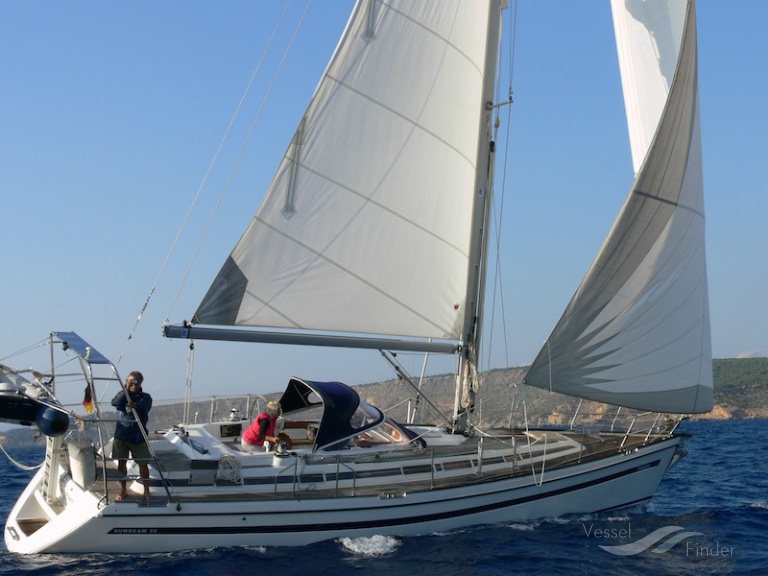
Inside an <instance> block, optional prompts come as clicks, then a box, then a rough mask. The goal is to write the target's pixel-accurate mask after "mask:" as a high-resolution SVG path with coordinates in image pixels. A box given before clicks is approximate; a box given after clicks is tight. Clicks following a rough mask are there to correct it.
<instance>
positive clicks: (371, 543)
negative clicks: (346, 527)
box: [339, 536, 400, 558]
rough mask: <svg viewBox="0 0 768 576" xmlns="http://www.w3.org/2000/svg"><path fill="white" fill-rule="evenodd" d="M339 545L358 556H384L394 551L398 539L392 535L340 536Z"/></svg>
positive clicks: (398, 543) (398, 542) (397, 544)
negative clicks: (368, 536) (367, 536)
mask: <svg viewBox="0 0 768 576" xmlns="http://www.w3.org/2000/svg"><path fill="white" fill-rule="evenodd" d="M339 542H340V543H341V545H342V546H343V547H344V548H345V549H346V550H348V551H349V552H352V553H353V554H357V555H358V556H366V557H369V558H371V557H376V556H386V555H387V554H391V553H392V552H394V551H395V550H396V549H397V548H398V547H399V546H400V541H399V540H398V539H397V538H393V537H392V536H371V537H370V538H341V539H339Z"/></svg>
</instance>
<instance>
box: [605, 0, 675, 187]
mask: <svg viewBox="0 0 768 576" xmlns="http://www.w3.org/2000/svg"><path fill="white" fill-rule="evenodd" d="M687 5H688V2H687V0H611V8H612V13H613V26H614V30H615V36H616V48H617V52H618V55H619V66H620V67H621V71H622V73H621V83H622V89H623V91H624V108H625V110H626V113H627V125H628V127H629V142H630V145H631V148H632V164H633V166H634V168H635V173H637V172H638V170H640V165H641V164H642V162H643V160H644V159H645V155H646V153H647V152H648V148H649V146H650V145H651V140H653V135H654V134H655V133H656V128H657V126H658V125H659V119H660V118H661V114H662V112H663V111H664V105H665V104H666V102H667V95H668V94H669V87H670V86H671V85H672V79H673V77H674V74H675V68H676V66H677V57H678V54H680V44H681V42H682V35H683V28H684V23H685V13H686V9H687Z"/></svg>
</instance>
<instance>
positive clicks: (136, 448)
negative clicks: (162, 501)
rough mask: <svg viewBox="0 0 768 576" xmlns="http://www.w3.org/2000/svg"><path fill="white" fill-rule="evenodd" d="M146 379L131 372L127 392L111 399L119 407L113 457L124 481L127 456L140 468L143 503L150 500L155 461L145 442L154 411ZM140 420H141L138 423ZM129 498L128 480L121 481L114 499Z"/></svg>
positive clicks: (126, 384) (121, 392)
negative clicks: (151, 413)
mask: <svg viewBox="0 0 768 576" xmlns="http://www.w3.org/2000/svg"><path fill="white" fill-rule="evenodd" d="M143 382H144V376H143V375H142V374H141V372H131V373H130V374H129V375H128V379H127V380H126V381H125V390H121V391H120V392H118V393H117V395H116V396H115V397H114V398H113V399H112V406H114V407H115V408H117V412H118V420H117V424H116V425H115V438H114V440H113V441H112V458H113V459H115V460H117V469H118V470H119V471H120V473H121V474H122V477H123V478H125V476H126V474H127V473H128V457H129V456H130V457H131V458H133V460H134V461H135V462H136V463H137V464H138V465H139V476H141V479H142V482H143V483H144V501H145V502H148V501H149V465H148V464H147V463H148V462H149V460H151V458H152V454H151V452H150V450H149V446H148V445H147V442H146V433H147V422H148V421H149V411H150V410H151V409H152V396H150V395H149V394H147V393H146V392H144V391H143V390H142V388H141V385H142V383H143ZM134 414H135V415H136V417H138V419H139V421H138V422H137V421H136V418H135V417H134ZM126 495H127V492H126V481H125V480H120V494H118V495H117V496H116V497H115V500H123V499H124V498H125V497H126Z"/></svg>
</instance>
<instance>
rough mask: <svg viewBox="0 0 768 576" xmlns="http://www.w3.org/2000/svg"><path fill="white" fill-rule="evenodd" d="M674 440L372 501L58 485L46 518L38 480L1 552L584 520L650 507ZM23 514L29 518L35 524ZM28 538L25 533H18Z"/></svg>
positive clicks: (305, 539) (256, 542)
mask: <svg viewBox="0 0 768 576" xmlns="http://www.w3.org/2000/svg"><path fill="white" fill-rule="evenodd" d="M679 444H680V438H679V437H677V436H675V437H672V438H669V439H667V440H662V441H658V442H656V443H653V444H650V445H648V446H644V447H640V448H637V449H633V450H631V451H629V450H628V451H626V453H624V452H623V453H618V454H615V455H612V456H609V457H606V458H602V459H600V460H595V461H591V462H585V463H581V464H574V465H570V466H564V467H561V468H557V469H553V470H547V469H546V467H545V471H544V474H543V476H541V475H539V474H538V473H537V474H536V475H535V476H532V475H531V474H530V473H529V474H526V475H521V476H515V477H511V478H506V479H502V480H495V481H486V482H481V483H478V484H473V485H464V486H456V487H451V488H440V489H431V490H425V491H413V492H408V491H403V492H401V493H399V494H395V493H394V492H392V491H390V492H389V493H387V494H386V495H380V496H376V495H373V496H352V497H315V496H313V495H312V494H311V493H305V495H304V496H299V497H295V498H288V497H280V498H267V497H264V495H262V497H261V498H258V499H251V500H245V499H239V498H237V497H236V496H234V495H233V494H232V493H230V494H229V495H224V494H222V495H220V496H219V497H216V496H215V495H210V496H208V497H205V498H202V497H201V498H192V497H191V494H190V496H189V497H186V498H183V497H182V498H180V499H179V501H178V502H175V501H170V502H169V501H167V500H162V501H160V500H156V501H153V502H152V503H151V504H150V505H139V504H138V503H137V502H112V503H110V504H108V505H107V506H105V507H101V508H100V507H99V498H100V497H99V495H98V494H96V493H94V492H90V491H87V490H83V489H82V488H80V487H79V486H78V485H77V484H75V483H74V482H73V481H72V480H71V479H70V480H68V481H66V482H65V494H66V501H67V504H66V505H65V506H64V507H63V508H62V509H61V510H59V511H54V510H52V509H49V510H48V511H47V512H48V513H49V514H50V516H49V517H48V520H47V521H46V522H45V524H44V525H43V526H42V527H39V528H38V529H36V530H35V531H33V532H32V533H30V534H27V533H25V529H24V528H23V527H22V524H23V522H20V520H22V521H23V519H24V518H25V517H26V518H30V511H32V510H34V514H45V512H46V511H45V510H43V508H41V505H40V501H41V497H40V490H39V485H40V482H41V479H42V477H43V473H42V472H40V473H38V475H37V476H36V477H35V479H33V481H32V482H31V483H30V485H29V487H28V488H27V489H26V491H25V492H24V494H22V496H21V498H20V499H19V502H18V503H17V504H16V506H15V507H14V509H13V510H12V512H11V514H10V516H9V519H8V522H7V524H6V528H5V541H6V545H7V547H8V550H9V551H11V552H18V553H39V552H57V553H75V552H163V551H175V550H185V549H194V548H211V547H219V546H287V545H306V544H310V543H313V542H318V541H321V540H328V539H334V538H338V537H364V536H373V535H393V536H412V535H419V534H427V533H433V532H439V531H446V530H452V529H457V528H462V527H466V526H472V525H479V524H493V523H499V522H510V521H524V520H530V519H534V518H542V517H555V516H560V515H565V514H573V513H592V512H599V511H603V510H610V509H615V508H621V507H625V506H629V505H633V504H636V503H639V502H644V501H647V500H649V499H650V498H651V497H652V496H653V494H654V492H655V490H656V488H657V486H658V484H659V482H660V481H661V479H662V477H663V475H664V473H665V472H666V470H667V469H668V467H669V466H670V465H671V464H672V463H673V461H674V457H675V454H676V451H677V447H678V445H679ZM34 514H32V516H34ZM27 532H29V528H27Z"/></svg>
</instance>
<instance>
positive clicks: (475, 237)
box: [452, 0, 502, 433]
mask: <svg viewBox="0 0 768 576" xmlns="http://www.w3.org/2000/svg"><path fill="white" fill-rule="evenodd" d="M501 10H502V0H491V8H490V10H489V12H488V36H487V40H486V47H485V50H486V56H485V70H484V76H483V78H484V80H483V82H484V84H483V95H482V102H481V103H480V128H479V129H480V134H479V138H478V147H477V163H476V166H477V171H476V174H475V186H474V190H473V193H474V202H473V207H472V214H473V216H472V228H471V229H472V239H471V244H470V258H469V270H468V274H467V278H468V282H467V292H466V297H465V298H464V302H465V306H467V313H466V314H465V315H464V326H463V329H462V339H461V344H460V350H459V366H458V369H457V372H456V398H455V403H454V411H453V424H452V429H453V431H454V432H464V433H468V432H469V430H470V421H469V419H470V414H471V413H472V411H473V409H474V404H475V394H476V392H477V388H478V381H477V373H478V370H477V363H478V358H479V357H480V338H481V334H482V316H483V300H484V294H485V278H486V270H487V253H488V230H489V221H490V216H491V205H492V200H493V190H492V169H493V158H494V142H493V140H492V136H493V110H494V103H493V98H494V94H495V88H496V63H497V58H498V52H499V40H500V31H501Z"/></svg>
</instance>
